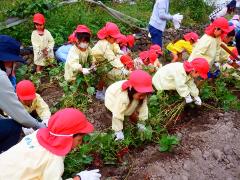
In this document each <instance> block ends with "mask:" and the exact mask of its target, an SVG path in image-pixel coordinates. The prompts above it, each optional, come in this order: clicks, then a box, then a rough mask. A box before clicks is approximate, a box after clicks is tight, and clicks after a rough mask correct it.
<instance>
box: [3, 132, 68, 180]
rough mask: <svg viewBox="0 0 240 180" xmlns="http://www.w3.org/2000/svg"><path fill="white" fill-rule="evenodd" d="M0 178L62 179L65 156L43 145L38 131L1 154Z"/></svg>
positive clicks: (25, 179)
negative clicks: (39, 140) (52, 151)
mask: <svg viewBox="0 0 240 180" xmlns="http://www.w3.org/2000/svg"><path fill="white" fill-rule="evenodd" d="M0 172H1V173H0V179H1V180H3V179H9V180H11V179H19V180H20V179H21V180H29V179H41V180H50V179H51V180H61V179H62V178H61V176H62V174H63V172H64V157H63V156H57V155H54V154H52V153H51V152H50V151H48V150H46V149H45V148H44V147H42V146H41V145H40V144H39V143H38V140H37V138H36V132H34V133H33V134H31V135H28V136H25V137H24V138H23V139H22V141H21V142H19V143H18V144H17V145H15V146H13V147H12V148H11V149H9V150H8V151H5V152H4V153H2V154H0Z"/></svg>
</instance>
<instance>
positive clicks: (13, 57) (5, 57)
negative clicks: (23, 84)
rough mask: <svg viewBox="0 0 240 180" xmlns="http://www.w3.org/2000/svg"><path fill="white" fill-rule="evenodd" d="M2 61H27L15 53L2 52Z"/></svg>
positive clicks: (0, 54) (0, 53)
mask: <svg viewBox="0 0 240 180" xmlns="http://www.w3.org/2000/svg"><path fill="white" fill-rule="evenodd" d="M0 61H3V62H21V63H24V64H25V63H26V61H25V60H24V59H23V58H22V57H21V56H17V55H14V54H9V53H4V52H0Z"/></svg>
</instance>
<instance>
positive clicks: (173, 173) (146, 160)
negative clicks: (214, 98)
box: [101, 109, 240, 180]
mask: <svg viewBox="0 0 240 180" xmlns="http://www.w3.org/2000/svg"><path fill="white" fill-rule="evenodd" d="M197 111H198V112H197V114H198V116H191V117H188V118H189V119H190V121H189V122H185V124H184V126H182V125H181V126H182V127H183V128H182V129H180V130H179V132H177V133H176V134H177V136H178V137H180V138H181V145H179V146H178V147H177V148H176V149H175V150H174V152H173V153H160V152H159V151H158V147H157V146H155V145H148V146H145V147H142V148H140V149H138V150H134V151H133V152H131V153H130V154H131V155H128V156H129V157H127V160H128V163H126V164H125V165H122V166H119V167H104V168H102V169H101V172H102V174H103V178H102V179H108V180H122V179H128V180H138V179H140V180H239V179H240V150H239V147H240V141H239V139H240V131H239V128H240V113H239V112H226V113H220V112H215V111H202V109H198V110H197Z"/></svg>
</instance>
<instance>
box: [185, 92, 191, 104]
mask: <svg viewBox="0 0 240 180" xmlns="http://www.w3.org/2000/svg"><path fill="white" fill-rule="evenodd" d="M185 101H186V103H187V104H189V103H191V102H193V99H192V97H191V96H190V94H189V95H187V96H186V97H185Z"/></svg>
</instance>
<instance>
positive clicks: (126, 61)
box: [120, 55, 134, 69]
mask: <svg viewBox="0 0 240 180" xmlns="http://www.w3.org/2000/svg"><path fill="white" fill-rule="evenodd" d="M120 61H121V63H122V64H124V65H125V66H127V68H128V69H133V68H134V63H133V60H132V58H131V57H130V56H128V55H122V56H121V58H120Z"/></svg>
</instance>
